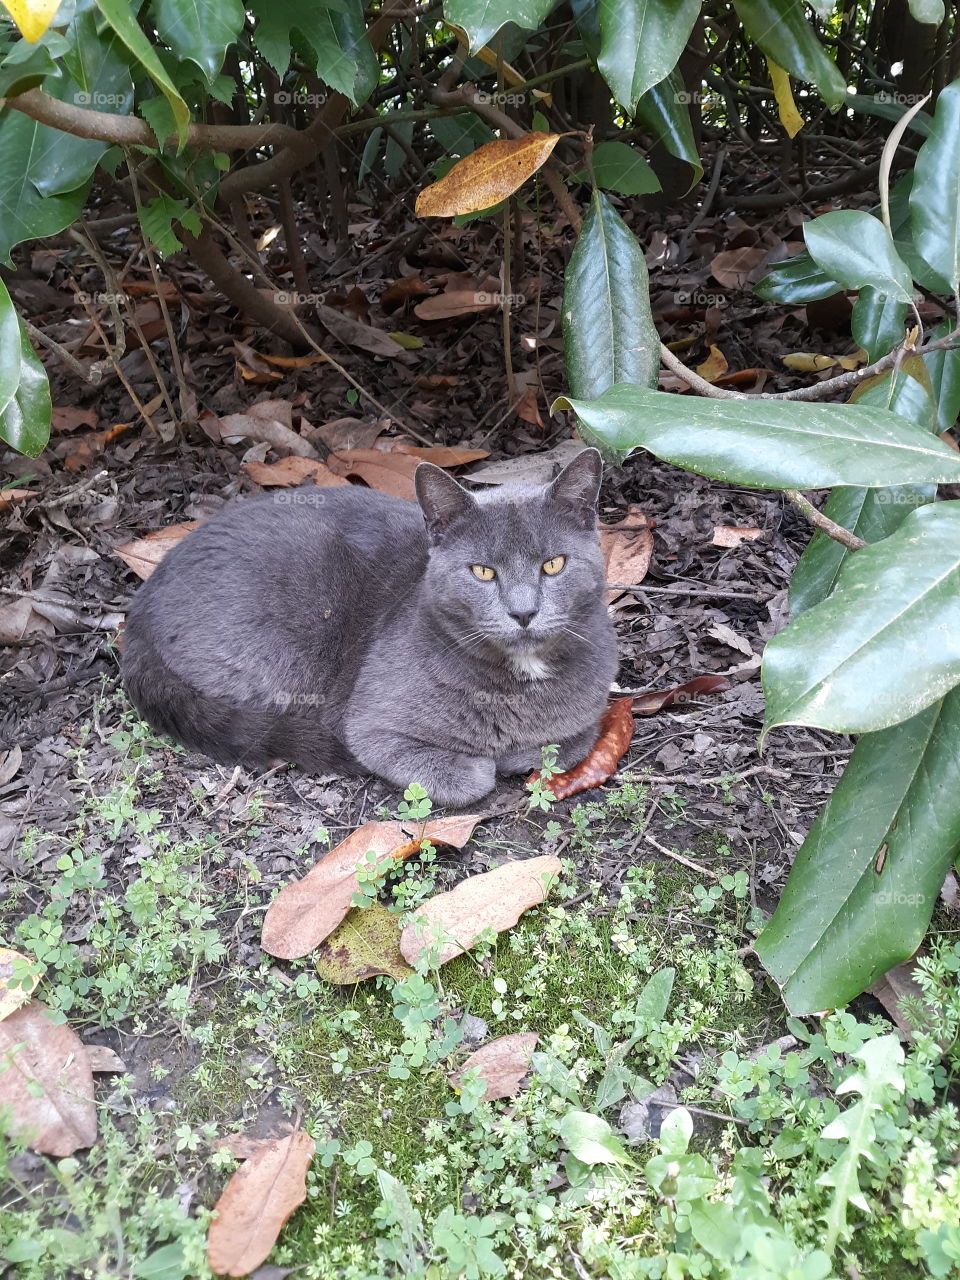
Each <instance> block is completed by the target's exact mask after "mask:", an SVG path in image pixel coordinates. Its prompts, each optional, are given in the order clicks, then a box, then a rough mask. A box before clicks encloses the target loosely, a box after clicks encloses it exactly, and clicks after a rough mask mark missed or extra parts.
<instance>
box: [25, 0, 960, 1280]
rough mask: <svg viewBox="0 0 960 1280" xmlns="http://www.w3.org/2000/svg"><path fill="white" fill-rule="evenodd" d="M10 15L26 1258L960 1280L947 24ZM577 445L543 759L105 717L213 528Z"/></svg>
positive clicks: (174, 1272)
mask: <svg viewBox="0 0 960 1280" xmlns="http://www.w3.org/2000/svg"><path fill="white" fill-rule="evenodd" d="M8 8H9V12H10V15H11V20H7V19H6V17H4V18H3V21H2V24H0V39H2V49H0V94H2V95H3V96H4V100H5V106H4V107H3V109H2V110H0V165H2V167H3V172H4V181H5V188H6V192H7V194H6V197H5V200H4V201H3V203H2V206H0V246H2V253H0V258H2V260H3V263H4V266H3V268H2V270H0V277H2V279H0V324H2V326H3V334H2V335H0V337H2V341H0V350H2V354H0V441H2V442H4V444H5V446H9V448H8V449H7V448H6V447H5V448H4V452H3V453H2V454H0V468H2V474H0V515H2V516H3V519H4V522H5V523H4V526H3V529H2V532H0V568H2V570H3V575H4V576H3V585H2V592H3V595H2V596H0V646H2V649H0V652H2V656H3V668H2V672H3V674H2V676H0V692H2V693H3V695H4V697H3V702H2V704H0V877H2V878H0V922H2V923H0V929H2V934H0V943H2V947H3V949H2V950H0V1015H2V1016H0V1115H2V1116H3V1125H2V1128H3V1131H4V1134H5V1136H4V1138H3V1140H2V1149H0V1163H2V1165H3V1175H2V1177H3V1207H4V1212H3V1215H2V1216H0V1258H2V1260H3V1263H4V1265H5V1266H6V1268H7V1270H8V1271H9V1273H10V1274H12V1275H15V1276H18V1277H21V1276H22V1277H24V1280H40V1278H41V1277H42V1278H43V1280H46V1278H47V1277H51V1276H56V1277H59V1276H63V1277H70V1278H72V1277H75V1276H82V1277H87V1276H89V1277H100V1276H104V1277H105V1276H124V1277H127V1276H129V1277H164V1278H169V1280H180V1278H182V1277H187V1276H200V1277H203V1276H208V1275H212V1274H231V1275H247V1274H254V1275H257V1276H259V1277H260V1280H277V1278H278V1277H279V1276H281V1275H285V1274H296V1275H306V1276H317V1277H328V1276H336V1277H356V1278H360V1277H363V1278H367V1277H370V1278H371V1280H372V1278H374V1277H377V1278H379V1277H389V1276H394V1275H404V1276H407V1275H409V1276H414V1277H416V1276H422V1277H425V1278H427V1277H429V1278H430V1280H440V1278H446V1277H450V1278H451V1280H452V1278H454V1277H461V1276H463V1277H483V1276H499V1275H517V1276H519V1275H524V1276H528V1275H529V1276H532V1277H538V1276H544V1277H546V1276H563V1277H567V1276H574V1275H576V1276H578V1277H583V1276H598V1277H600V1276H611V1277H615V1278H617V1280H619V1278H620V1277H624V1278H627V1277H634V1276H636V1277H640V1276H652V1277H660V1276H664V1277H683V1276H691V1277H704V1278H706V1277H726V1276H730V1277H738V1280H739V1278H740V1277H748V1278H749V1277H756V1278H757V1280H760V1278H761V1277H770V1278H771V1280H772V1278H773V1277H781V1276H788V1277H789V1276H796V1277H798V1278H799V1280H824V1278H826V1277H833V1276H837V1277H839V1276H844V1275H852V1274H856V1275H861V1276H864V1277H874V1276H876V1277H884V1278H886V1277H894V1278H896V1277H898V1276H901V1275H903V1276H924V1275H933V1276H950V1275H955V1274H960V1229H958V1227H957V1213H956V1205H957V1203H958V1200H960V1182H958V1166H957V1150H958V1142H957V1133H958V1128H960V1120H958V1114H957V1105H956V1104H957V1096H956V1072H957V1066H958V1036H960V1006H958V996H957V973H958V971H960V950H958V945H957V942H956V914H955V913H956V909H957V906H956V904H957V891H956V880H955V878H954V877H953V875H952V873H951V870H950V868H951V864H952V863H953V862H954V860H955V858H956V853H957V845H958V825H957V824H958V822H960V814H958V809H957V805H958V801H957V799H956V797H957V792H958V788H957V785H956V784H957V782H958V779H957V777H956V776H955V774H956V768H957V766H956V764H955V761H956V759H957V754H958V753H957V741H956V740H957V735H958V732H960V730H958V728H957V726H956V724H955V723H954V722H955V720H956V706H955V699H956V697H957V696H958V695H957V685H958V683H960V661H958V659H957V654H956V643H955V641H954V639H953V637H954V635H955V634H956V633H957V631H958V627H957V621H958V620H957V618H956V604H955V601H956V598H957V587H958V585H960V584H958V561H957V552H956V537H955V532H956V525H957V521H958V517H957V513H956V509H955V508H956V507H957V495H958V494H960V489H958V488H957V487H956V486H957V485H958V484H960V459H958V452H957V449H956V446H955V443H954V441H953V431H954V428H955V423H956V419H957V414H958V411H960V364H958V361H960V357H958V354H957V343H958V329H957V321H956V298H957V295H958V288H960V268H958V266H957V264H958V262H960V186H958V180H957V171H956V165H955V157H956V155H957V154H958V152H960V79H958V78H957V77H958V75H960V56H958V50H960V43H958V33H957V28H956V14H955V13H952V12H951V13H946V12H945V11H944V8H943V6H942V4H940V3H937V2H936V0H934V3H930V2H929V0H914V2H913V3H911V4H909V5H905V4H894V3H892V0H891V3H889V4H888V3H886V2H885V0H877V3H874V4H873V5H870V6H867V5H863V6H853V7H850V8H847V9H841V8H840V7H839V6H837V7H834V6H831V5H825V4H818V5H815V6H812V8H811V11H810V12H809V13H806V12H805V11H803V10H802V9H801V8H800V7H799V6H797V5H795V4H788V3H786V0H783V2H781V0H772V2H771V3H767V2H766V0H764V3H759V4H758V3H754V0H749V2H748V0H740V2H739V3H735V4H732V5H727V4H721V5H700V4H697V3H687V0H683V3H680V4H679V5H677V4H674V3H672V2H671V3H667V2H666V0H630V3H628V4H623V5H619V4H618V5H612V4H606V3H602V2H600V3H580V2H579V0H578V3H576V4H573V5H569V6H567V5H554V4H553V3H552V2H551V0H542V2H541V0H536V2H535V3H531V4H529V5H524V6H519V5H506V4H498V3H487V2H484V3H482V4H480V3H475V2H474V0H447V2H446V3H445V4H443V5H426V6H420V7H417V6H416V5H414V4H412V3H411V4H409V5H408V4H406V3H400V4H393V3H391V5H390V6H386V5H382V6H374V7H372V8H370V9H364V7H363V6H361V5H360V4H359V3H358V0H336V3H329V4H323V5H320V6H307V5H304V4H300V3H291V4H288V5H286V6H284V7H281V8H279V9H278V8H277V7H276V5H269V6H268V5H257V4H255V5H254V6H253V7H252V8H250V9H247V10H245V9H243V8H242V7H236V6H230V5H227V6H217V7H215V8H212V9H210V10H209V11H208V12H204V13H201V12H199V11H197V10H196V9H195V7H193V6H189V5H183V4H181V3H179V0H151V3H149V4H146V5H142V6H137V5H133V4H131V3H129V0H123V2H120V0H97V3H93V4H88V3H83V2H80V0H78V2H77V3H76V4H74V3H71V2H68V3H65V4H63V5H61V6H60V7H59V8H57V7H56V6H55V5H54V6H53V7H50V6H41V5H35V4H33V3H27V4H24V5H21V4H17V5H14V4H13V3H11V4H10V5H9V6H8ZM864 157H866V161H865V159H864ZM751 218H752V219H754V222H753V224H751V222H750V221H749V219H751ZM801 237H802V239H801ZM211 282H212V284H213V286H214V289H215V292H212V291H211V289H210V284H211ZM41 357H42V359H41ZM491 388H496V391H495V392H492V391H491ZM841 400H844V401H845V402H844V403H839V401H841ZM54 406H56V407H54ZM574 429H576V432H577V436H576V437H574V438H571V433H572V431H573V430H574ZM583 441H590V442H592V443H596V444H598V445H599V446H600V447H601V448H602V449H603V451H604V453H605V455H606V457H607V459H608V462H609V464H610V465H609V469H608V473H607V479H606V484H605V489H604V497H603V500H602V503H601V507H602V511H601V517H602V518H601V540H602V546H603V550H604V556H605V560H606V564H607V577H608V601H609V604H610V608H611V610H612V612H613V615H614V617H615V618H616V620H617V622H618V630H619V632H620V640H621V649H622V654H623V665H622V668H621V673H620V677H619V680H618V685H619V692H618V694H617V697H616V699H615V700H614V701H613V702H612V703H611V707H610V712H609V717H608V719H607V720H606V721H605V723H604V726H603V733H602V736H601V741H600V742H599V743H598V746H597V749H596V750H595V752H594V753H592V754H591V756H590V757H589V758H588V760H587V761H586V762H585V763H584V765H583V766H582V767H581V768H580V769H578V770H575V771H573V772H572V773H571V774H570V775H558V774H557V771H556V768H555V754H551V751H550V750H549V749H547V750H546V751H545V753H544V760H543V767H542V769H541V770H540V772H539V774H538V775H536V776H534V777H532V778H531V779H530V780H529V781H528V783H527V785H526V786H525V787H519V788H515V789H513V790H509V791H508V790H504V789H503V788H501V790H500V791H498V792H497V794H496V795H495V796H494V797H493V798H492V799H491V801H490V803H489V804H488V805H486V806H485V807H484V809H483V811H482V812H478V813H477V814H473V815H468V816H467V817H464V816H462V815H442V814H437V813H435V812H433V809H432V806H431V803H430V799H429V797H428V796H427V795H426V794H425V793H424V792H423V791H422V789H420V788H418V787H417V786H416V785H415V781H414V780H411V781H412V783H414V785H412V786H411V787H410V789H409V790H408V791H407V793H406V795H405V796H403V797H402V798H401V797H400V796H398V795H396V794H391V793H390V792H389V791H388V790H387V789H386V788H384V787H383V786H382V785H380V784H377V783H375V782H372V783H371V782H366V781H359V782H358V781H356V780H354V781H351V782H349V783H344V782H343V781H342V780H337V779H333V778H326V779H324V778H320V779H309V778H304V777H303V776H302V775H300V774H298V772H297V771H289V770H273V771H271V772H270V773H268V774H267V775H265V776H263V777H260V778H254V777H250V776H248V775H246V774H244V773H243V772H242V771H235V772H234V773H232V774H230V773H229V771H220V770H217V769H215V768H214V767H213V766H211V765H209V763H208V762H204V761H202V760H200V759H199V758H197V757H191V756H190V755H189V754H187V753H184V752H182V751H180V750H179V749H175V748H172V747H171V745H170V744H169V743H168V742H162V741H159V740H157V739H155V738H153V737H152V736H151V735H150V734H149V733H148V732H147V730H146V729H145V728H144V726H143V725H141V724H139V723H138V722H137V721H136V719H135V718H134V717H133V715H132V713H131V712H130V710H129V708H128V707H127V705H126V704H125V702H124V700H123V697H122V694H120V693H119V692H118V690H117V679H116V667H117V661H116V647H115V640H114V637H115V635H116V633H117V628H118V626H119V624H120V623H121V621H122V615H123V611H124V609H125V606H126V602H127V600H128V598H129V593H130V589H131V585H132V582H133V575H136V576H139V577H141V578H142V577H146V576H148V575H149V573H150V572H151V570H152V568H154V567H155V565H156V564H157V563H158V561H159V559H160V558H161V557H162V555H163V554H164V553H165V552H166V550H168V549H169V547H170V546H171V545H173V543H174V542H175V541H176V540H177V539H178V538H179V537H181V536H183V534H184V533H185V532H187V531H188V530H189V529H190V528H192V527H194V525H195V523H196V521H197V520H202V519H204V518H206V516H208V515H209V514H211V513H212V512H213V511H214V510H216V509H217V507H218V506H219V505H221V504H222V502H223V501H224V500H225V499H229V498H231V497H233V496H234V495H235V494H236V493H238V492H245V493H254V492H258V491H260V490H261V489H262V488H271V487H280V488H281V489H286V490H288V494H287V496H288V498H289V500H290V501H291V502H296V501H298V500H300V499H302V497H303V492H302V490H301V489H299V488H298V486H301V485H308V486H312V485H326V484H343V483H363V484H367V485H371V486H373V487H375V488H378V489H382V490H383V491H386V492H389V493H392V494H394V495H396V496H400V497H407V498H409V497H412V492H413V490H412V476H413V472H414V470H415V468H416V466H417V465H418V464H419V462H420V461H421V460H422V459H424V458H426V459H429V460H431V461H433V462H435V463H436V464H437V465H440V466H444V467H447V468H450V469H455V470H457V471H458V473H459V474H460V475H461V476H463V475H467V476H468V477H470V478H471V479H473V480H474V481H475V482H476V483H477V484H483V483H489V482H497V481H499V480H503V479H538V478H549V476H550V475H551V474H552V472H553V468H554V466H555V464H557V463H559V462H563V461H565V460H567V459H569V457H570V456H571V450H573V451H576V450H577V449H579V448H581V447H582V442H583ZM466 468H470V470H469V471H467V470H465V469H466ZM816 490H821V491H823V490H827V491H829V492H828V493H826V494H824V495H823V498H822V499H821V498H819V497H817V495H816V494H815V493H814V492H813V491H816ZM811 527H813V528H815V530H816V531H815V532H814V533H813V536H812V538H811V537H810V532H811ZM791 615H792V618H791ZM788 618H790V619H791V620H789V621H788ZM761 653H762V655H763V657H762V681H763V690H762V695H761V691H760V689H759V687H758V683H757V681H758V678H759V676H760V674H761ZM7 694H9V695H10V697H9V699H8V698H7V697H6V695H7ZM846 734H852V735H859V737H858V738H856V740H855V742H854V743H853V744H852V750H851V744H850V743H849V742H848V741H847V740H846V739H845V738H844V737H843V736H842V735H846ZM758 748H760V753H758ZM931 923H932V929H930V926H931ZM928 929H930V932H929V933H928ZM925 936H926V942H924V939H925ZM921 947H922V949H921V950H920V951H919V953H918V948H921ZM884 975H886V976H884ZM864 993H867V994H864Z"/></svg>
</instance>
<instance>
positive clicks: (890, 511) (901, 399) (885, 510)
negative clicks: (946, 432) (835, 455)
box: [790, 356, 936, 617]
mask: <svg viewBox="0 0 960 1280" xmlns="http://www.w3.org/2000/svg"><path fill="white" fill-rule="evenodd" d="M919 363H920V357H919V356H912V357H910V358H909V359H908V360H906V361H904V364H903V366H902V367H901V369H900V370H899V371H898V373H897V375H896V377H894V376H893V375H892V374H889V373H888V374H886V375H884V377H883V378H878V379H877V380H876V381H875V382H874V384H873V385H872V386H870V387H868V388H867V389H866V390H865V391H864V392H863V394H862V395H861V396H860V397H859V398H858V400H857V403H858V404H860V405H868V406H871V407H873V408H876V409H890V410H892V411H893V412H894V413H899V414H900V416H901V417H904V418H907V419H909V420H910V421H914V422H918V423H923V425H924V426H927V427H929V429H930V430H931V431H932V430H933V425H934V422H933V404H932V401H931V392H932V384H931V382H930V380H929V373H928V371H926V370H925V371H924V372H925V376H924V379H923V381H921V380H919V379H918V378H917V377H916V376H913V373H914V372H915V370H914V365H915V364H919ZM924 382H925V383H926V385H924ZM935 496H936V486H935V485H932V484H922V485H893V486H892V487H890V488H887V489H866V488H852V487H847V486H844V485H839V486H837V488H835V489H834V490H833V492H832V493H831V494H830V497H829V498H828V500H827V503H826V505H825V507H824V508H823V513H824V515H825V516H827V517H828V518H829V519H831V520H834V521H836V523H837V524H839V525H842V527H843V528H844V529H849V530H850V531H851V533H855V534H856V535H857V536H858V537H859V538H863V540H864V542H881V541H882V540H883V539H884V538H888V537H889V536H890V534H891V533H893V531H894V530H895V529H897V528H899V526H900V525H901V524H902V523H903V521H904V519H905V518H906V516H908V515H909V514H910V512H911V511H914V510H916V508H917V507H921V506H923V505H924V504H925V503H927V502H932V501H933V499H934V497H935ZM851 554H856V553H853V552H850V551H848V550H847V549H846V547H844V546H843V545H842V544H841V543H839V542H837V541H835V540H834V539H833V538H829V537H827V535H826V534H825V533H821V532H819V530H818V531H817V532H815V533H814V535H813V537H812V538H811V539H810V542H809V545H808V546H807V549H806V550H805V551H804V553H803V555H802V556H801V557H800V560H799V563H798V564H797V567H796V568H795V569H794V571H793V575H792V577H791V579H790V610H791V612H792V613H793V615H794V617H796V616H797V615H798V614H800V613H803V611H804V610H805V609H809V608H811V607H812V606H813V605H815V604H819V603H820V601H821V600H825V599H826V598H827V596H828V595H829V594H830V592H831V591H832V590H833V588H834V587H835V586H836V584H837V578H838V577H839V575H840V569H841V566H842V565H843V563H844V561H845V560H846V559H847V558H848V556H850V555H851Z"/></svg>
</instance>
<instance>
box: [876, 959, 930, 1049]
mask: <svg viewBox="0 0 960 1280" xmlns="http://www.w3.org/2000/svg"><path fill="white" fill-rule="evenodd" d="M916 967H917V957H916V956H914V957H913V958H912V959H910V960H906V961H904V962H903V964H898V965H895V966H894V967H893V968H892V969H889V970H888V971H887V972H886V973H885V974H883V976H882V977H880V978H878V979H877V981H876V982H875V983H874V984H873V986H872V987H868V990H869V992H870V994H871V995H872V996H876V998H877V999H878V1000H879V1001H880V1003H881V1004H882V1005H883V1007H884V1009H886V1011H887V1013H888V1014H889V1015H890V1017H891V1019H892V1020H893V1021H894V1022H895V1023H896V1025H897V1027H898V1029H899V1030H900V1031H901V1033H902V1034H903V1035H904V1036H905V1037H906V1039H907V1040H913V1037H914V1033H915V1030H916V1029H915V1027H914V1026H913V1024H912V1023H911V1022H910V1020H909V1019H908V1018H907V1017H906V1015H905V1014H904V1011H903V1008H902V1007H901V1003H902V1001H904V1000H909V1001H911V1002H915V1003H916V1004H918V1005H922V1004H923V1002H924V1001H923V988H922V987H921V986H920V985H919V983H917V982H916V981H915V980H914V977H913V971H914V969H916Z"/></svg>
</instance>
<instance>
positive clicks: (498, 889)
mask: <svg viewBox="0 0 960 1280" xmlns="http://www.w3.org/2000/svg"><path fill="white" fill-rule="evenodd" d="M560 871H561V866H560V859H559V858H555V857H553V856H552V855H547V854H544V855H543V856H541V857H539V858H526V859H522V860H519V861H515V862H506V863H504V865H503V866H502V867H497V868H496V869H495V870H493V871H485V872H483V874H481V875H478V876H470V878H469V879H467V880H463V881H462V882H461V883H460V884H458V885H457V887H456V888H455V889H451V890H450V892H449V893H438V894H437V895H436V897H434V898H429V899H428V900H427V901H426V902H425V903H423V905H422V906H421V907H420V908H419V909H418V911H417V915H416V919H415V920H413V921H411V923H410V924H408V925H407V927H406V928H405V929H404V931H403V934H402V935H401V938H400V951H401V953H402V955H403V958H404V959H405V960H406V961H408V962H409V963H410V964H414V963H415V962H416V960H417V959H418V957H419V956H420V954H421V953H422V952H423V951H427V950H429V951H430V954H431V958H433V955H434V949H435V947H436V945H437V943H439V951H438V954H437V959H436V963H437V964H438V965H439V964H446V963H447V961H448V960H452V959H453V958H454V957H455V956H459V955H462V954H463V953H464V952H465V951H469V950H470V948H471V947H472V946H473V945H474V944H475V943H476V942H477V940H478V939H479V938H480V937H481V936H482V935H483V934H485V933H486V932H488V931H489V930H491V929H492V930H493V931H494V932H495V933H502V932H503V931H504V929H510V928H512V927H513V925H515V924H516V923H517V921H518V920H519V919H520V917H521V915H523V913H524V911H527V910H529V908H530V907H535V906H537V905H538V904H539V903H541V902H543V900H544V899H545V898H546V896H547V893H548V891H549V888H550V884H551V883H552V882H553V879H554V877H556V876H559V874H560Z"/></svg>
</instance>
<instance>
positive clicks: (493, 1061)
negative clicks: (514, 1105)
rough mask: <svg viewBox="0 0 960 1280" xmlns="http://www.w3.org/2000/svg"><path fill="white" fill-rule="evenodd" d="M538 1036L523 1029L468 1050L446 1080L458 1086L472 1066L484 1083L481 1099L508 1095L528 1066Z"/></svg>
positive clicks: (456, 1087) (528, 1068)
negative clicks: (467, 1056)
mask: <svg viewBox="0 0 960 1280" xmlns="http://www.w3.org/2000/svg"><path fill="white" fill-rule="evenodd" d="M539 1039H540V1037H539V1036H538V1035H537V1034H536V1032H534V1031H527V1032H523V1033H518V1034H514V1035H509V1036H501V1037H500V1038H499V1039H498V1040H491V1041H490V1043H489V1044H485V1045H484V1046H483V1047H482V1048H480V1049H478V1050H477V1051H476V1053H471V1055H470V1057H469V1058H467V1060H466V1062H465V1063H464V1064H463V1066H462V1067H461V1068H460V1070H459V1071H454V1072H452V1074H451V1075H450V1077H449V1079H450V1083H451V1084H452V1085H453V1087H454V1088H455V1089H457V1090H459V1089H460V1086H461V1084H462V1081H463V1077H464V1075H465V1074H466V1072H468V1071H470V1070H471V1069H473V1070H475V1071H476V1072H478V1074H479V1076H480V1078H481V1079H482V1080H485V1081H486V1084H487V1091H486V1093H485V1094H484V1095H483V1098H482V1101H483V1102H493V1101H494V1100H495V1099H497V1098H512V1097H513V1095H514V1094H515V1093H518V1092H519V1089H520V1082H521V1080H523V1077H524V1076H525V1075H526V1074H527V1072H528V1071H529V1070H530V1059H531V1058H532V1057H533V1051H534V1049H536V1047H537V1041H538V1040H539Z"/></svg>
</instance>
